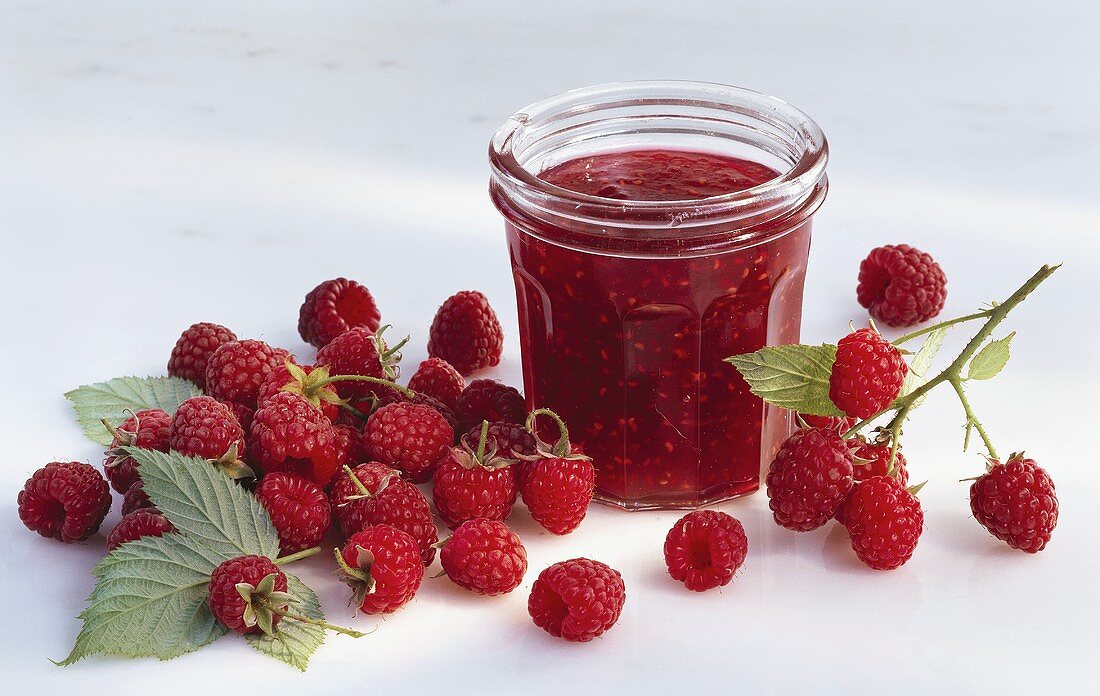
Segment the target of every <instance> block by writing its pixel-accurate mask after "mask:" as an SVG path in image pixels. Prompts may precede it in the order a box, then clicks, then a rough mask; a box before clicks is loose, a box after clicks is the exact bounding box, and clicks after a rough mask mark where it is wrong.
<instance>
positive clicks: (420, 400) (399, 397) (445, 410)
mask: <svg viewBox="0 0 1100 696" xmlns="http://www.w3.org/2000/svg"><path fill="white" fill-rule="evenodd" d="M389 404H420V405H422V406H428V407H429V408H432V409H435V410H436V411H437V412H438V413H439V415H441V416H443V418H444V419H446V421H447V425H449V426H451V430H453V431H454V433H455V435H458V434H459V433H460V432H461V431H460V430H459V429H458V416H456V415H455V412H454V411H453V410H451V409H450V408H449V407H448V406H447V405H446V404H444V403H443V402H442V401H439V400H438V399H435V398H433V397H430V396H428V395H427V394H425V393H423V392H413V395H412V396H408V395H407V394H404V393H402V392H399V391H397V390H396V389H383V390H381V393H379V395H378V404H377V407H376V410H377V408H381V407H382V406H388V405H389ZM479 425H480V423H479Z"/></svg>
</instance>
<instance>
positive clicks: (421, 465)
mask: <svg viewBox="0 0 1100 696" xmlns="http://www.w3.org/2000/svg"><path fill="white" fill-rule="evenodd" d="M454 438H455V434H454V430H453V429H452V428H451V426H450V424H449V423H447V420H446V419H445V418H443V416H442V415H440V413H439V412H438V411H436V410H435V409H433V408H430V407H428V406H423V405H421V404H408V403H396V404H388V405H386V406H383V407H382V408H380V409H378V410H377V411H375V412H374V413H373V414H372V415H371V417H370V418H369V419H368V420H367V425H366V427H365V428H363V447H364V448H365V449H366V450H367V454H368V455H369V456H370V458H371V459H374V460H377V461H379V462H382V463H383V464H388V465H389V466H392V467H393V468H395V469H397V470H399V471H401V472H404V474H405V476H406V477H407V478H408V479H409V480H410V481H412V482H414V483H424V482H425V481H427V480H428V479H430V478H431V477H432V472H433V471H435V465H436V463H437V462H439V460H440V459H441V458H442V457H443V455H444V454H446V453H447V448H448V447H450V446H451V444H452V443H453V442H454Z"/></svg>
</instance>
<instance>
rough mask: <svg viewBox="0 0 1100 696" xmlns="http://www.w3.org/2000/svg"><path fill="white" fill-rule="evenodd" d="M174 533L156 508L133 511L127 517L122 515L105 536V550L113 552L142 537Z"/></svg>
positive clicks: (170, 525) (174, 529)
mask: <svg viewBox="0 0 1100 696" xmlns="http://www.w3.org/2000/svg"><path fill="white" fill-rule="evenodd" d="M174 531H176V528H175V527H173V526H172V523H171V522H169V521H168V518H167V517H165V516H164V515H162V514H160V511H159V510H157V509H156V508H152V509H150V508H145V509H142V510H134V511H133V512H131V513H129V514H127V515H123V517H122V519H121V520H119V522H118V524H116V525H115V528H114V529H112V530H111V533H110V534H108V535H107V550H108V551H114V550H115V549H117V548H118V547H119V546H122V545H123V544H125V543H128V542H131V541H134V540H136V539H140V538H142V537H147V536H153V537H159V536H162V535H164V534H168V533H169V532H174Z"/></svg>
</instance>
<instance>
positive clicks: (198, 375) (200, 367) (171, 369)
mask: <svg viewBox="0 0 1100 696" xmlns="http://www.w3.org/2000/svg"><path fill="white" fill-rule="evenodd" d="M236 340H237V335H236V334H235V333H233V332H232V331H230V330H229V329H227V328H225V327H224V326H221V325H220V324H211V323H209V322H200V323H198V324H192V325H191V326H189V327H187V328H186V329H184V331H183V335H181V336H180V337H179V340H178V341H176V345H175V347H174V348H172V355H171V356H170V357H169V358H168V374H169V375H171V376H173V377H182V378H183V379H189V380H191V381H192V382H194V383H195V384H197V385H199V386H200V387H202V388H203V389H205V388H206V365H207V363H208V362H210V356H212V355H213V354H214V351H216V350H217V349H218V348H220V347H221V346H222V345H223V344H226V343H229V342H231V341H236Z"/></svg>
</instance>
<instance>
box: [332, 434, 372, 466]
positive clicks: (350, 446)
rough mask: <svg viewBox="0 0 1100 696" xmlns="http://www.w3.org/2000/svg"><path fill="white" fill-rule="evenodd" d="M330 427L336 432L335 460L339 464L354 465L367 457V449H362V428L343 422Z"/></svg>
mask: <svg viewBox="0 0 1100 696" xmlns="http://www.w3.org/2000/svg"><path fill="white" fill-rule="evenodd" d="M332 429H333V431H334V432H335V433H336V452H337V461H339V462H340V466H351V467H354V466H356V465H357V464H359V463H360V462H365V461H367V459H369V457H367V451H366V450H365V449H363V432H362V430H360V429H358V428H355V427H353V426H351V425H346V424H344V423H336V424H334V425H333V426H332Z"/></svg>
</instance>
